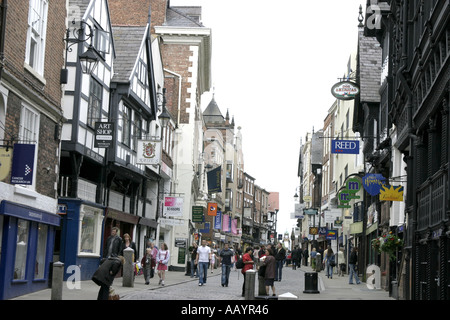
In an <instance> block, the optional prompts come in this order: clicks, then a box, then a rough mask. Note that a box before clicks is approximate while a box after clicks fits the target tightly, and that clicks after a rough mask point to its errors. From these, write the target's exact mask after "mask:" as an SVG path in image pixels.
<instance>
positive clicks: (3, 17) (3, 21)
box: [0, 0, 8, 80]
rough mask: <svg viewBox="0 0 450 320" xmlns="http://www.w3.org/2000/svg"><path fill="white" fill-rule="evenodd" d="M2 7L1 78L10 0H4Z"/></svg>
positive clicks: (0, 37) (0, 36)
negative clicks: (7, 10) (7, 11)
mask: <svg viewBox="0 0 450 320" xmlns="http://www.w3.org/2000/svg"><path fill="white" fill-rule="evenodd" d="M0 8H1V10H2V17H1V19H2V30H1V35H0V80H1V79H2V74H3V62H4V60H5V51H4V50H5V33H6V9H7V8H8V0H3V1H2V3H1V5H0Z"/></svg>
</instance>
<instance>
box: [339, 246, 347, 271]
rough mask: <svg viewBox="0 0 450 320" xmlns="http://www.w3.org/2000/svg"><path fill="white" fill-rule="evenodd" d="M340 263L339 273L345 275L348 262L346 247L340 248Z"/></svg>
mask: <svg viewBox="0 0 450 320" xmlns="http://www.w3.org/2000/svg"><path fill="white" fill-rule="evenodd" d="M338 263H339V270H338V275H339V276H341V277H343V276H344V273H345V269H346V268H345V267H346V263H345V254H344V248H342V247H341V248H339V251H338Z"/></svg>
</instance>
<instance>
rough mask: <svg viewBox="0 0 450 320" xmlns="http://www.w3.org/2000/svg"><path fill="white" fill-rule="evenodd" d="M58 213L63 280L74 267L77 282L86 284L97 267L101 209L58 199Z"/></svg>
mask: <svg viewBox="0 0 450 320" xmlns="http://www.w3.org/2000/svg"><path fill="white" fill-rule="evenodd" d="M58 204H59V207H60V208H64V209H60V211H62V213H63V214H62V215H61V217H62V224H61V226H62V227H61V236H60V239H61V241H60V251H59V261H61V262H63V263H64V280H67V279H68V278H69V277H70V276H71V275H72V273H73V271H69V272H68V271H67V270H74V268H73V267H72V266H77V267H78V268H79V269H78V268H77V270H79V272H80V280H81V281H83V280H90V279H91V278H92V275H93V274H94V272H95V271H96V270H97V268H98V266H99V264H100V257H101V254H102V234H103V220H104V216H105V208H104V207H103V206H100V205H97V204H93V203H90V202H88V201H83V200H80V199H72V198H70V199H69V198H67V199H65V198H60V199H59V201H58Z"/></svg>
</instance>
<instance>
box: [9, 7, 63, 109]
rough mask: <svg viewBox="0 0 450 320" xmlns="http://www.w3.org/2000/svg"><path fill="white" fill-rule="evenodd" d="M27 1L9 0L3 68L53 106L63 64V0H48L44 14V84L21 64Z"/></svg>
mask: <svg viewBox="0 0 450 320" xmlns="http://www.w3.org/2000/svg"><path fill="white" fill-rule="evenodd" d="M28 11H29V2H28V1H9V2H8V8H7V18H6V19H7V21H6V32H5V64H6V67H5V69H6V70H7V71H8V72H9V73H11V74H13V75H14V77H16V78H17V79H19V80H20V81H22V82H23V83H25V84H27V85H29V86H30V87H32V88H33V89H34V90H35V91H36V93H38V94H39V95H40V96H41V97H43V98H44V99H46V100H47V101H48V102H49V103H50V104H52V105H53V106H54V107H60V104H61V95H62V91H61V86H60V83H59V76H60V71H61V68H62V67H63V66H64V49H65V45H64V41H63V39H64V37H65V30H66V24H65V16H66V3H65V1H50V2H49V7H48V17H47V35H46V47H45V65H44V78H45V81H46V83H45V85H44V84H43V83H42V82H41V81H39V80H38V79H37V78H36V77H34V76H33V75H32V73H30V72H28V71H27V70H26V69H25V68H24V62H25V56H26V52H25V51H26V41H27V29H28Z"/></svg>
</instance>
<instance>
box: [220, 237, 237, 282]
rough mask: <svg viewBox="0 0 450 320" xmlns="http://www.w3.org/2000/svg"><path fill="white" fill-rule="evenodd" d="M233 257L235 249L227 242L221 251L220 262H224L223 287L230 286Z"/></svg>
mask: <svg viewBox="0 0 450 320" xmlns="http://www.w3.org/2000/svg"><path fill="white" fill-rule="evenodd" d="M233 257H234V252H233V250H231V249H230V248H229V245H228V243H225V245H224V248H223V249H222V250H221V251H220V253H219V258H220V263H222V287H228V279H229V278H230V270H231V266H232V259H233Z"/></svg>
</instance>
